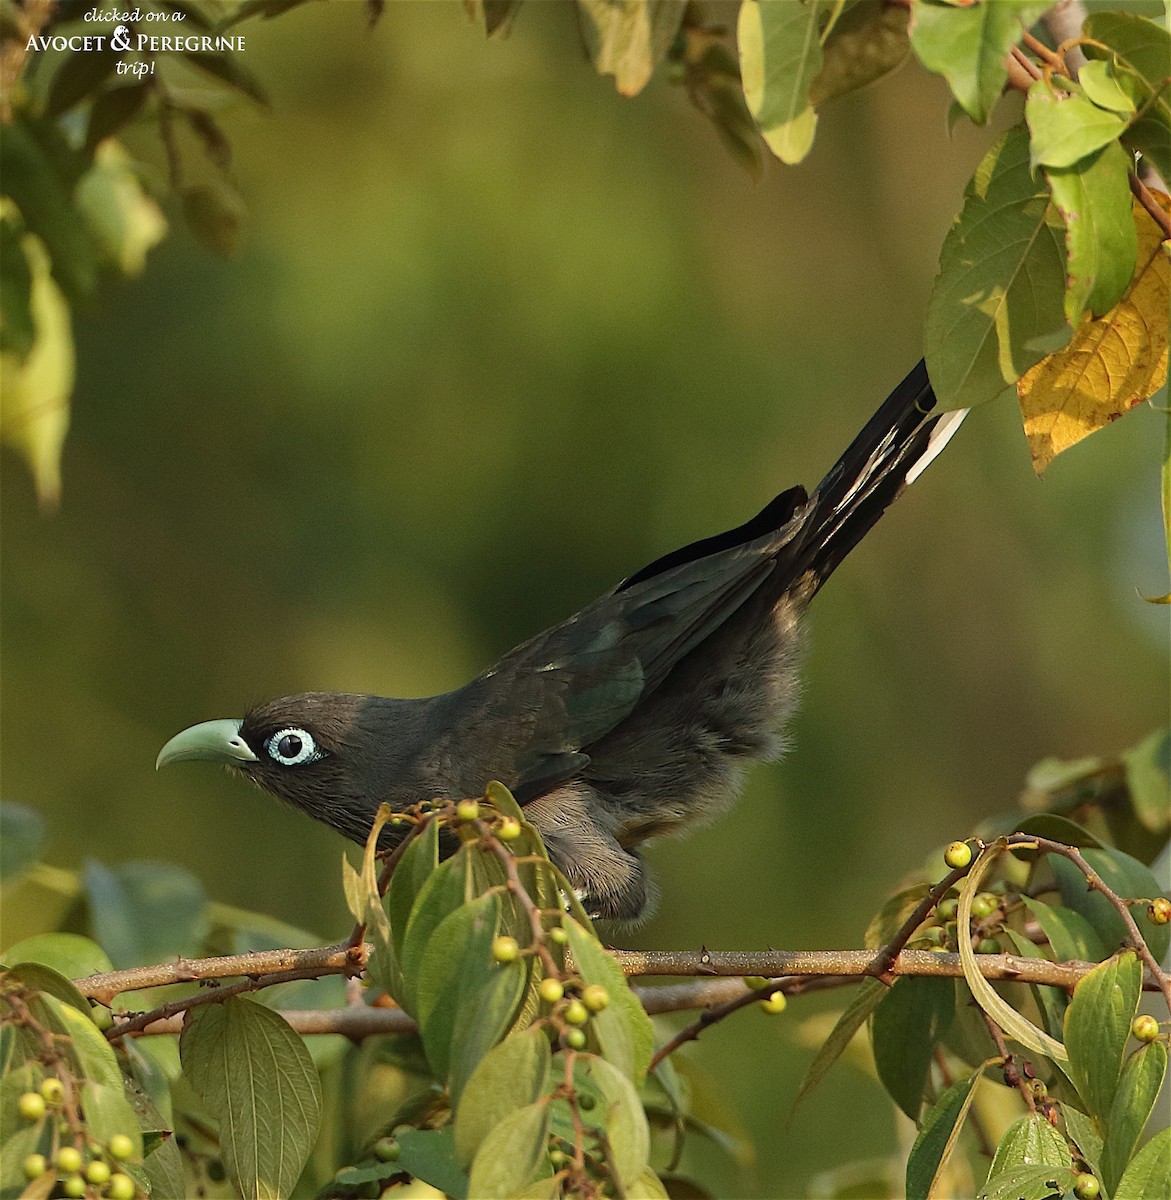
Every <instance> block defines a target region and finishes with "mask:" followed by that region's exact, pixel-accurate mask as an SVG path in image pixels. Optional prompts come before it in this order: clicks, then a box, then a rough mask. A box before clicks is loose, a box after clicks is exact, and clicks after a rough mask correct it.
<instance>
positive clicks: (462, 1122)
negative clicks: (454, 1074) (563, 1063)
mask: <svg viewBox="0 0 1171 1200" xmlns="http://www.w3.org/2000/svg"><path fill="white" fill-rule="evenodd" d="M550 1058H551V1056H550V1052H549V1039H548V1037H547V1035H546V1033H545V1031H544V1029H526V1030H525V1031H524V1032H523V1033H517V1034H513V1035H512V1036H511V1037H508V1038H505V1040H504V1041H503V1042H501V1043H500V1045H499V1046H494V1047H493V1048H492V1049H491V1050H489V1051H488V1053H487V1054H486V1055H484V1057H483V1058H482V1059H481V1060H480V1062H479V1064H478V1065H477V1067H476V1069H475V1070H474V1071H473V1072H472V1073H471V1075H470V1076H469V1077H468V1081H467V1083H466V1084H465V1085H464V1089H463V1092H462V1094H461V1095H460V1099H459V1107H458V1109H457V1110H456V1114H455V1152H456V1156H457V1158H458V1159H459V1161H460V1162H461V1163H463V1164H465V1165H468V1166H470V1165H471V1162H472V1160H473V1159H474V1158H475V1156H476V1151H477V1150H478V1149H479V1148H480V1146H481V1144H482V1143H483V1141H484V1139H485V1138H486V1137H488V1136H489V1135H490V1134H491V1132H492V1130H493V1129H494V1128H495V1127H496V1126H497V1125H499V1124H500V1122H501V1121H502V1120H503V1119H504V1118H505V1117H506V1116H508V1115H509V1113H511V1112H513V1111H514V1110H515V1109H517V1108H523V1107H525V1106H526V1105H529V1104H535V1103H536V1101H537V1100H538V1099H539V1098H540V1097H541V1096H542V1095H544V1093H545V1089H546V1088H547V1086H548V1083H549V1064H550Z"/></svg>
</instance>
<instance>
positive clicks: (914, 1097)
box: [870, 976, 955, 1121]
mask: <svg viewBox="0 0 1171 1200" xmlns="http://www.w3.org/2000/svg"><path fill="white" fill-rule="evenodd" d="M954 1016H955V988H954V986H953V985H952V982H951V980H950V979H932V978H928V977H925V976H924V977H918V978H916V977H914V976H904V977H902V978H900V979H896V980H895V982H894V986H893V987H892V988H891V989H890V990H889V991H888V992H887V994H886V995H885V996H884V997H883V998H882V1000H881V1001H880V1003H879V1005H878V1007H877V1008H876V1009H875V1010H874V1018H873V1021H872V1023H871V1028H870V1036H871V1039H872V1041H873V1043H874V1065H875V1067H876V1068H877V1070H878V1078H879V1079H880V1080H881V1082H882V1085H883V1087H885V1088H886V1090H887V1091H888V1092H889V1093H890V1095H891V1098H892V1099H893V1100H894V1102H895V1103H896V1104H897V1105H898V1106H899V1108H901V1109H902V1110H903V1112H905V1113H906V1114H907V1116H908V1117H910V1118H911V1120H912V1121H918V1119H919V1110H920V1109H921V1108H922V1107H923V1092H924V1090H925V1088H926V1086H927V1073H928V1071H929V1070H930V1069H931V1062H932V1055H933V1053H934V1050H935V1044H936V1042H938V1041H940V1040H942V1039H943V1038H944V1037H945V1036H946V1035H947V1031H948V1029H949V1028H950V1026H951V1022H952V1018H953V1017H954Z"/></svg>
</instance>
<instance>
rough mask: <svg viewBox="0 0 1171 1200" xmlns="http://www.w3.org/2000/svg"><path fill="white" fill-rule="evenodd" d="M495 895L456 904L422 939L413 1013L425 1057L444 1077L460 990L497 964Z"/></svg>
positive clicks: (480, 983) (481, 980)
mask: <svg viewBox="0 0 1171 1200" xmlns="http://www.w3.org/2000/svg"><path fill="white" fill-rule="evenodd" d="M499 921H500V897H499V895H496V894H490V895H487V896H480V897H479V898H478V899H476V900H473V901H472V902H471V903H470V904H465V905H463V906H461V907H460V908H457V909H456V910H455V912H453V913H451V914H449V915H448V916H447V917H446V918H445V919H444V920H443V921H441V922H440V923H439V925H438V926H437V927H436V929H435V932H434V933H433V934H432V935H431V937H430V938H429V939H428V942H427V948H426V952H425V953H424V955H423V957H422V959H421V961H420V963H419V971H418V978H417V980H416V983H415V1018H416V1020H417V1021H418V1022H419V1029H420V1031H421V1032H422V1034H423V1046H424V1048H425V1049H426V1051H427V1061H428V1062H430V1064H431V1066H432V1067H434V1069H435V1073H436V1074H437V1075H438V1076H439V1077H440V1078H441V1079H446V1078H447V1075H448V1071H449V1068H450V1061H451V1060H450V1054H451V1041H452V1037H453V1036H454V1034H455V1031H456V1018H457V1014H458V1012H459V1008H460V1003H461V1001H462V1000H463V999H464V997H465V996H467V995H470V994H472V993H478V992H479V991H480V990H481V989H482V988H483V987H484V986H485V985H486V984H487V983H488V982H489V981H490V980H491V979H492V978H494V977H495V976H496V975H497V974H498V973H499V972H500V970H501V969H502V968H501V964H500V963H497V962H496V961H495V960H494V959H493V958H492V941H493V939H494V938H495V937H496V931H497V928H498V925H499Z"/></svg>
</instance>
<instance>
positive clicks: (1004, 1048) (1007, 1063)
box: [980, 1009, 1037, 1112]
mask: <svg viewBox="0 0 1171 1200" xmlns="http://www.w3.org/2000/svg"><path fill="white" fill-rule="evenodd" d="M980 1016H982V1017H983V1018H984V1024H985V1025H987V1026H988V1032H989V1034H991V1036H992V1042H993V1044H994V1045H995V1046H996V1053H997V1054H999V1055H1000V1057H1001V1058H1002V1059H1003V1060H1004V1082H1005V1083H1007V1084H1009V1085H1013V1086H1015V1087H1016V1089H1017V1091H1019V1092H1020V1094H1021V1095H1022V1096H1023V1097H1024V1101H1025V1103H1026V1104H1027V1105H1028V1106H1029V1112H1036V1111H1037V1102H1036V1100H1035V1099H1034V1098H1033V1089H1032V1088H1031V1087H1030V1086H1029V1081H1028V1080H1027V1079H1026V1078H1025V1077H1024V1074H1023V1073H1022V1072H1021V1071H1020V1070H1019V1069H1018V1068H1017V1065H1016V1056H1015V1055H1014V1054H1013V1053H1012V1052H1011V1051H1010V1050H1009V1048H1008V1045H1007V1043H1006V1042H1005V1040H1004V1031H1003V1030H1002V1029H1001V1028H1000V1026H999V1025H997V1023H996V1022H995V1021H994V1020H993V1019H992V1018H991V1017H990V1016H989V1015H988V1014H987V1013H986V1012H985V1011H984V1010H983V1009H980Z"/></svg>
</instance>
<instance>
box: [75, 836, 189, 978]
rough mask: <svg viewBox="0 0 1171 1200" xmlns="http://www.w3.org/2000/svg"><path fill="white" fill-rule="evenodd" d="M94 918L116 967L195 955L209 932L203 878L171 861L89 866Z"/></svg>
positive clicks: (88, 887) (87, 877) (86, 876)
mask: <svg viewBox="0 0 1171 1200" xmlns="http://www.w3.org/2000/svg"><path fill="white" fill-rule="evenodd" d="M84 880H85V888H86V893H87V896H88V899H89V909H90V920H91V921H92V923H93V929H94V933H95V934H96V935H97V940H98V941H99V942H100V943H101V944H102V946H103V947H104V948H105V950H106V951H107V952H108V953H109V955H110V959H111V960H112V961H113V963H114V965H115V967H117V968H118V969H119V970H122V969H124V968H126V967H139V966H145V965H146V964H148V963H154V962H159V961H161V960H163V959H167V958H175V957H176V956H178V957H180V958H188V957H195V956H196V955H198V953H199V949H200V946H201V945H202V943H203V939H204V937H205V935H206V934H207V928H208V915H207V897H206V896H205V895H204V891H203V887H202V885H201V884H200V882H199V880H198V879H196V878H195V876H194V875H192V874H191V873H190V872H189V871H186V870H184V869H183V868H182V867H177V866H174V865H172V864H170V863H158V862H134V863H125V864H123V865H122V866H118V867H114V868H112V869H111V868H109V867H106V866H103V865H102V864H101V863H100V862H98V861H97V860H96V859H92V858H91V859H88V860H87V861H86V864H85V870H84Z"/></svg>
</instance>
